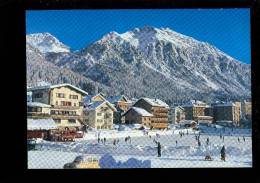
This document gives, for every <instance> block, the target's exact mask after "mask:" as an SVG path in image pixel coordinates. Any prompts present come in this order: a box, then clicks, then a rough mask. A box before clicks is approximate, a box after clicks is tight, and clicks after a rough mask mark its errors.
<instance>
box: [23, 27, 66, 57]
mask: <svg viewBox="0 0 260 183" xmlns="http://www.w3.org/2000/svg"><path fill="white" fill-rule="evenodd" d="M26 42H27V43H28V44H30V45H31V46H33V47H35V48H37V49H39V50H40V52H42V53H48V52H55V53H59V52H70V48H69V47H68V46H66V45H64V44H63V43H62V42H60V41H59V40H58V39H57V38H56V37H54V36H53V35H51V34H50V33H47V32H46V33H36V34H29V35H27V36H26Z"/></svg>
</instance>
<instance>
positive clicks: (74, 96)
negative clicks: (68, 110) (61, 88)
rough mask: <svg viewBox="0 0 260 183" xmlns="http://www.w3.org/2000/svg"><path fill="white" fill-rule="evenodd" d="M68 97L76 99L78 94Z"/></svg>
mask: <svg viewBox="0 0 260 183" xmlns="http://www.w3.org/2000/svg"><path fill="white" fill-rule="evenodd" d="M70 99H78V95H70Z"/></svg>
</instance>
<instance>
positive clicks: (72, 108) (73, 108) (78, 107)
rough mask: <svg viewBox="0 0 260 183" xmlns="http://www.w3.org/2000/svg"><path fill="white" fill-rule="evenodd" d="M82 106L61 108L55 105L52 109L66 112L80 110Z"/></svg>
mask: <svg viewBox="0 0 260 183" xmlns="http://www.w3.org/2000/svg"><path fill="white" fill-rule="evenodd" d="M80 108H81V107H80V106H76V107H75V106H60V105H54V106H52V109H66V110H79V109H80Z"/></svg>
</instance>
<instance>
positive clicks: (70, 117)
mask: <svg viewBox="0 0 260 183" xmlns="http://www.w3.org/2000/svg"><path fill="white" fill-rule="evenodd" d="M50 116H51V117H52V118H57V119H79V118H81V116H80V115H65V114H51V115H50Z"/></svg>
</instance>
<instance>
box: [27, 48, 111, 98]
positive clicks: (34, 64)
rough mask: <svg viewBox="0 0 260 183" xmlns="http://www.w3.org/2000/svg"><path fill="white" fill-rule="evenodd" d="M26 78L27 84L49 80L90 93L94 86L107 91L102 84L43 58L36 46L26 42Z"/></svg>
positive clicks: (36, 83)
mask: <svg viewBox="0 0 260 183" xmlns="http://www.w3.org/2000/svg"><path fill="white" fill-rule="evenodd" d="M26 72H27V75H26V78H27V85H28V86H35V85H39V83H45V82H49V83H51V84H59V83H71V84H73V85H75V86H78V87H80V88H82V89H84V90H86V91H87V92H89V93H90V94H91V93H93V90H95V86H97V87H98V88H102V89H103V90H104V91H109V90H108V88H106V87H105V86H104V85H102V84H99V83H97V82H94V81H92V80H91V79H88V78H85V77H84V76H81V75H80V74H78V73H75V72H73V71H71V70H70V69H66V68H60V67H58V66H56V65H54V64H53V63H50V62H48V61H46V60H45V58H44V55H43V54H42V53H41V52H40V51H39V50H38V49H36V48H34V47H32V46H30V45H29V44H26Z"/></svg>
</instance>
